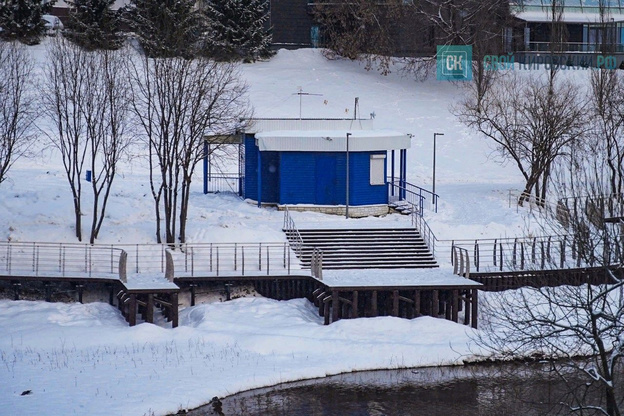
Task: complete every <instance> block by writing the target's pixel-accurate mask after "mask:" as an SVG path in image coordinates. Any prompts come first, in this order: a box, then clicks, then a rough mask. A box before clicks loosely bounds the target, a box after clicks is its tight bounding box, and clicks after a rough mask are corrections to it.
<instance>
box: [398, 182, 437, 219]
mask: <svg viewBox="0 0 624 416" xmlns="http://www.w3.org/2000/svg"><path fill="white" fill-rule="evenodd" d="M387 183H388V201H389V202H397V201H405V202H407V203H409V204H411V205H412V206H415V207H418V213H419V215H420V216H422V215H423V210H424V208H425V207H431V208H432V210H433V211H434V212H438V199H439V195H438V194H434V193H433V192H431V191H428V190H426V189H424V188H421V187H420V186H417V185H414V184H411V183H409V182H405V181H401V180H399V179H394V180H392V178H388V180H387ZM427 198H429V200H430V201H431V203H430V204H429V203H425V201H426V200H427Z"/></svg>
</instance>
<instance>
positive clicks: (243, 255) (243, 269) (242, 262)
mask: <svg viewBox="0 0 624 416" xmlns="http://www.w3.org/2000/svg"><path fill="white" fill-rule="evenodd" d="M241 272H242V273H243V276H245V246H241Z"/></svg>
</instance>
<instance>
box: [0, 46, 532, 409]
mask: <svg viewBox="0 0 624 416" xmlns="http://www.w3.org/2000/svg"><path fill="white" fill-rule="evenodd" d="M43 48H44V47H43V46H37V47H33V48H32V50H33V53H35V55H36V57H37V59H38V60H39V61H40V62H43V61H44V56H45V55H44V53H43ZM242 73H243V76H244V77H245V78H246V80H247V82H248V84H249V90H250V98H251V101H252V103H253V105H254V110H255V116H256V117H297V116H299V98H300V97H299V96H297V95H295V93H296V92H297V91H298V89H299V88H302V89H303V91H305V92H310V93H316V94H322V95H320V96H304V97H302V99H303V102H302V116H303V117H351V116H352V115H353V104H354V98H355V97H359V103H360V107H359V115H364V116H368V115H369V114H371V113H375V115H376V118H375V127H376V128H389V129H393V130H398V131H402V132H406V133H411V134H413V135H414V138H413V139H412V149H411V150H409V151H408V181H409V182H411V183H414V184H416V185H420V186H422V187H425V188H429V189H430V188H431V178H432V150H433V149H432V146H433V133H434V132H440V133H444V136H441V137H438V140H437V163H436V164H437V167H436V177H437V184H436V190H437V191H438V193H439V194H440V198H441V199H440V205H439V212H438V213H437V214H435V213H432V212H427V213H426V217H427V220H428V222H429V224H430V226H431V228H432V230H433V232H434V233H435V234H436V236H437V237H438V238H439V239H464V238H483V237H500V236H513V235H522V234H523V233H524V232H525V230H526V228H525V227H526V224H525V219H524V216H523V215H522V214H523V213H522V212H517V210H516V208H515V207H513V204H511V206H510V204H509V197H510V190H513V189H518V188H519V187H520V185H521V178H520V175H519V174H518V173H517V172H516V171H515V170H514V168H513V166H501V165H500V164H498V163H497V162H496V161H495V160H494V159H493V158H492V156H491V155H492V150H491V148H490V145H489V142H487V141H486V139H483V138H480V137H477V136H476V135H474V134H472V133H471V132H469V131H468V130H467V129H466V127H465V126H463V125H461V124H460V123H459V122H458V121H457V120H456V119H455V117H454V116H453V115H452V114H451V112H450V110H449V107H450V106H451V105H453V104H454V103H457V102H458V101H459V100H460V99H461V97H462V94H463V93H464V92H463V90H462V88H461V85H456V84H451V83H448V82H439V81H436V80H435V79H431V80H428V81H425V82H417V81H414V80H411V79H408V78H403V77H401V76H400V75H398V74H396V73H392V74H390V75H389V76H381V75H379V74H378V73H375V72H372V71H366V70H365V69H364V68H363V66H361V65H359V64H357V63H354V62H350V61H346V60H336V61H328V60H326V59H325V58H323V57H322V56H321V54H320V52H319V51H316V50H298V51H284V50H283V51H280V52H279V53H278V54H277V56H275V57H274V58H273V59H271V60H270V61H268V62H260V63H254V64H247V65H243V66H242ZM38 151H39V152H38V153H39V154H38V156H37V157H36V158H31V159H22V160H20V161H18V163H16V164H15V166H14V168H13V169H12V170H11V172H10V175H9V179H8V180H7V181H6V182H5V183H3V184H2V185H1V186H0V240H2V241H5V240H11V241H54V242H74V241H75V239H74V237H73V235H74V233H73V230H72V222H73V219H72V201H71V196H70V192H69V189H68V188H67V185H66V182H65V178H64V173H63V171H62V167H61V165H60V162H59V159H58V155H57V154H55V152H54V151H52V150H50V149H49V148H46V147H45V146H44V145H43V143H42V145H41V146H40V148H38ZM194 186H195V189H194V192H193V194H192V196H191V209H190V214H189V224H188V232H187V235H188V236H189V241H190V242H258V241H262V242H265V241H267V242H268V241H271V242H274V241H284V235H283V233H282V232H281V226H282V220H283V214H282V213H281V212H278V211H276V210H274V209H271V208H263V209H258V208H257V207H255V206H253V205H250V204H248V203H246V202H244V201H241V200H239V199H237V198H236V197H234V196H230V195H224V194H217V195H203V194H202V192H201V177H200V176H199V174H198V176H197V177H196V178H195V182H194ZM87 194H88V192H86V193H85V195H87ZM152 204H153V202H152V197H151V195H150V193H149V184H148V181H147V169H146V164H145V161H144V160H143V159H141V158H133V159H132V160H128V161H127V162H126V163H124V164H123V166H122V169H121V174H120V176H119V177H118V178H117V179H116V181H115V185H114V189H113V195H112V197H111V200H110V202H109V208H108V211H107V212H108V214H107V218H106V220H105V223H104V225H103V228H102V231H101V235H100V239H99V241H100V242H101V243H108V244H110V243H149V242H154V224H153V219H152V218H153V206H152ZM293 216H294V218H295V221H296V222H297V223H298V224H299V223H302V224H303V223H310V222H312V223H318V222H323V223H325V224H326V223H327V222H335V223H342V222H344V221H345V220H344V219H342V218H340V217H331V216H327V215H321V214H315V213H295V214H294V215H293ZM84 219H85V224H87V223H88V222H89V221H90V216H89V215H88V214H87V215H85V217H84ZM358 221H372V222H385V223H392V224H404V223H405V221H407V218H406V217H403V216H400V215H389V216H387V217H385V218H381V219H367V220H348V222H352V223H353V224H354V226H357V224H359V223H358ZM85 228H86V226H85ZM437 254H438V255H439V256H440V258H441V259H442V261H444V260H443V259H444V258H446V257H447V256H446V255H445V253H437ZM470 331H472V330H471V329H469V328H467V327H466V326H463V325H459V324H454V323H451V322H448V321H444V320H437V319H432V318H429V317H421V318H417V319H414V320H404V319H397V318H390V317H384V318H374V319H357V320H343V321H340V322H338V323H335V324H332V325H330V326H328V327H326V326H323V325H322V320H321V318H319V317H318V314H317V312H316V311H315V310H314V309H313V308H312V307H311V305H309V304H308V303H307V302H306V301H304V300H293V301H288V302H278V301H273V300H267V299H262V298H247V299H237V300H234V301H231V302H227V303H214V304H206V305H199V306H196V307H193V308H187V309H185V310H183V311H182V312H181V319H180V327H179V328H176V329H173V330H172V329H165V328H161V327H158V326H154V325H149V324H141V325H138V326H136V327H132V328H130V327H128V326H127V324H126V323H125V321H124V320H123V318H122V317H121V315H120V314H119V313H118V311H117V310H116V309H114V308H112V307H109V306H108V305H105V304H99V303H92V304H86V305H80V304H48V303H44V302H24V301H20V302H13V301H0V333H1V334H2V336H0V380H1V382H0V414H6V415H14V414H50V415H71V414H79V415H86V414H89V415H96V414H102V415H109V414H118V415H142V414H151V413H154V414H164V413H167V412H176V411H178V410H179V409H185V408H191V407H195V406H199V405H201V404H202V403H205V402H207V401H209V400H210V399H211V398H212V397H213V396H223V395H227V394H230V393H234V392H238V391H241V390H245V389H249V388H254V387H260V386H265V385H271V384H274V383H278V382H284V381H290V380H297V379H302V378H310V377H320V376H324V375H327V374H335V373H339V372H345V371H354V370H365V369H377V368H395V367H406V366H432V365H441V364H451V363H459V362H461V360H462V358H464V357H466V356H470V355H471V354H472V353H473V352H474V351H473V349H474V348H475V347H474V345H471V342H470V336H469V335H470ZM26 391H29V394H25V395H22V393H23V392H26Z"/></svg>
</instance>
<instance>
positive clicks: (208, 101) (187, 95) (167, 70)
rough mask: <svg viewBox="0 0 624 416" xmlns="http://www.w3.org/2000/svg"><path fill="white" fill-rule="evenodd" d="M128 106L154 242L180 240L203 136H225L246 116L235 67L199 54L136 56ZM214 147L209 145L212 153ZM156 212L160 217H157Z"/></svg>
mask: <svg viewBox="0 0 624 416" xmlns="http://www.w3.org/2000/svg"><path fill="white" fill-rule="evenodd" d="M129 70H130V74H131V79H132V93H133V94H132V95H133V101H132V106H133V110H134V114H135V117H136V120H137V123H138V124H139V128H141V130H142V136H143V137H144V140H145V143H146V147H147V150H148V155H149V167H150V187H151V191H152V196H153V198H154V208H155V214H156V238H157V241H158V242H159V243H160V242H162V236H161V218H162V219H163V220H164V223H165V230H164V237H165V242H166V243H167V244H175V241H176V236H177V237H178V239H179V241H180V242H185V241H186V220H187V216H188V208H189V197H190V192H191V182H192V178H193V173H194V172H195V167H196V166H197V163H198V162H199V161H200V160H201V159H202V158H203V156H204V152H203V144H204V138H205V135H206V134H209V133H211V134H231V133H233V132H234V131H235V130H236V128H237V127H238V126H239V125H240V122H241V119H244V118H248V117H249V116H250V107H249V104H248V102H247V100H246V91H247V86H246V85H245V83H244V82H242V81H241V80H240V76H239V72H238V70H237V67H236V65H234V64H231V63H217V62H214V61H211V60H208V59H205V58H197V59H183V58H168V59H149V58H146V57H141V58H138V62H137V61H133V63H132V64H131V65H130V68H129ZM218 147H219V146H211V149H212V151H215V150H216V149H217V148H218ZM161 212H162V215H161Z"/></svg>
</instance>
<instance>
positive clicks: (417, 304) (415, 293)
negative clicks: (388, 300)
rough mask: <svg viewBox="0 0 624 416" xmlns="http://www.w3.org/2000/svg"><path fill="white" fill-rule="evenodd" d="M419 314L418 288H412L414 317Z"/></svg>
mask: <svg viewBox="0 0 624 416" xmlns="http://www.w3.org/2000/svg"><path fill="white" fill-rule="evenodd" d="M419 316H420V290H418V289H416V290H414V318H418V317H419Z"/></svg>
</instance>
